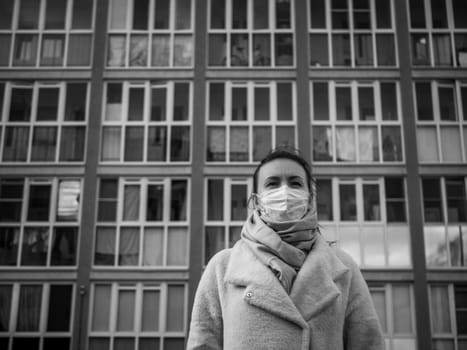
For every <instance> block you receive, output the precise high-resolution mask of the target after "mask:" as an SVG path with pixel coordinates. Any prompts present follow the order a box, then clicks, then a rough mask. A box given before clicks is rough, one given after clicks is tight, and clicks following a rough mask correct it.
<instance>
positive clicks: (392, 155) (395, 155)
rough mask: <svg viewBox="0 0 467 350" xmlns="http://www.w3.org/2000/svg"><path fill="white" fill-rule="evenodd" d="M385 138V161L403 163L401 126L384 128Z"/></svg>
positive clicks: (383, 135) (382, 129)
mask: <svg viewBox="0 0 467 350" xmlns="http://www.w3.org/2000/svg"><path fill="white" fill-rule="evenodd" d="M381 134H382V138H383V145H382V146H383V161H385V162H398V161H402V137H401V129H400V127H399V126H384V127H382V128H381Z"/></svg>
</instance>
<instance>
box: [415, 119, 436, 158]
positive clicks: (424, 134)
mask: <svg viewBox="0 0 467 350" xmlns="http://www.w3.org/2000/svg"><path fill="white" fill-rule="evenodd" d="M417 149H418V157H419V159H420V161H421V162H438V161H439V155H438V142H437V136H436V128H435V127H420V126H419V127H418V128H417Z"/></svg>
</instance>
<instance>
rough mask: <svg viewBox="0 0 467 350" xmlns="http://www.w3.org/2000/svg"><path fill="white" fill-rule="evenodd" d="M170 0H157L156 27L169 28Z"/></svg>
mask: <svg viewBox="0 0 467 350" xmlns="http://www.w3.org/2000/svg"><path fill="white" fill-rule="evenodd" d="M169 11H170V0H157V1H155V5H154V13H155V14H154V28H155V29H169V20H170V13H169Z"/></svg>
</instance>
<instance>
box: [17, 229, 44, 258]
mask: <svg viewBox="0 0 467 350" xmlns="http://www.w3.org/2000/svg"><path fill="white" fill-rule="evenodd" d="M48 250H49V229H48V228H47V227H28V228H26V229H25V231H24V236H23V249H22V253H21V265H23V266H44V265H46V263H47V251H48Z"/></svg>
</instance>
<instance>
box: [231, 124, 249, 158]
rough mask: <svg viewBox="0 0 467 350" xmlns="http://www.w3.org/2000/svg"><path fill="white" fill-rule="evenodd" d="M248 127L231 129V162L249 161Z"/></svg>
mask: <svg viewBox="0 0 467 350" xmlns="http://www.w3.org/2000/svg"><path fill="white" fill-rule="evenodd" d="M248 149H249V146H248V127H232V128H231V129H230V161H232V162H235V161H248V158H249V157H248V154H249V151H248Z"/></svg>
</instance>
